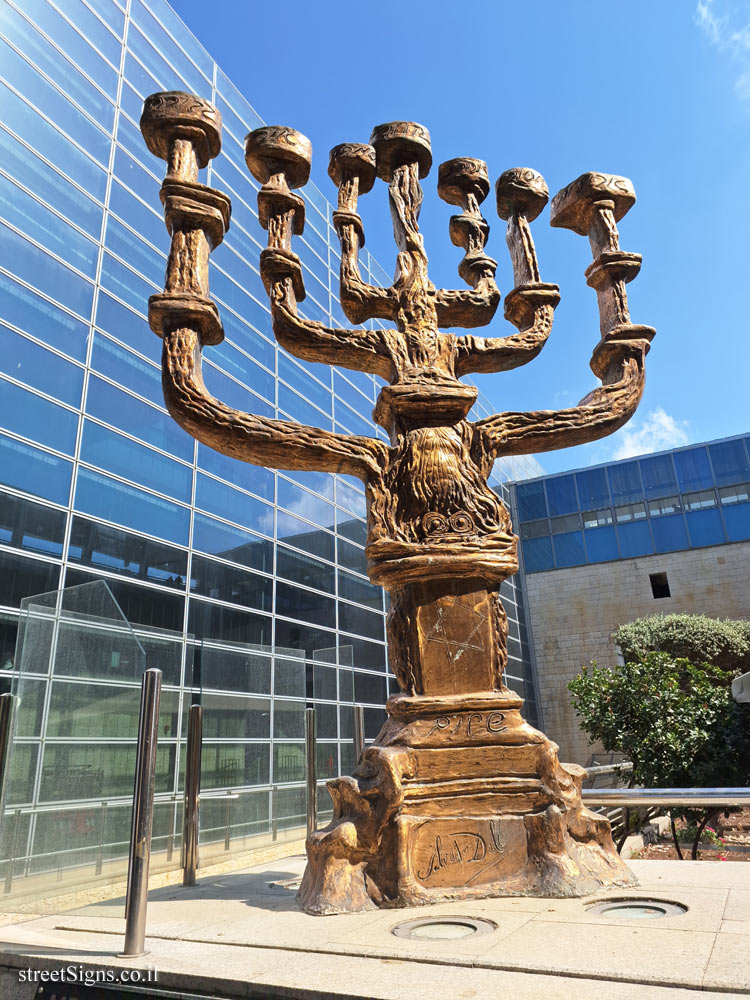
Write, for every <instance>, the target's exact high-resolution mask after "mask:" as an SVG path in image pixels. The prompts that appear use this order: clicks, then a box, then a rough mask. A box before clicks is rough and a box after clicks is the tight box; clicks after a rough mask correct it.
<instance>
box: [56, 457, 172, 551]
mask: <svg viewBox="0 0 750 1000" xmlns="http://www.w3.org/2000/svg"><path fill="white" fill-rule="evenodd" d="M76 508H77V509H78V510H80V511H82V512H83V513H86V514H92V515H93V516H94V517H100V518H102V519H103V520H105V521H114V522H115V523H117V524H122V525H124V526H125V527H126V528H133V530H134V531H142V532H146V533H148V534H152V535H157V536H160V537H162V538H164V539H166V540H168V541H172V542H177V544H178V545H187V543H188V525H189V522H190V511H189V510H188V508H187V507H179V506H178V505H177V504H173V503H170V502H169V501H168V500H162V499H160V498H159V497H155V496H152V495H151V494H150V493H144V492H143V491H142V490H139V489H136V487H135V486H127V485H125V483H119V482H115V480H113V479H110V478H109V477H108V476H103V475H101V474H100V473H98V472H91V471H89V470H88V469H83V468H81V469H79V471H78V485H77V487H76Z"/></svg>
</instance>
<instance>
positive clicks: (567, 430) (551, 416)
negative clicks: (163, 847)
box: [474, 327, 653, 458]
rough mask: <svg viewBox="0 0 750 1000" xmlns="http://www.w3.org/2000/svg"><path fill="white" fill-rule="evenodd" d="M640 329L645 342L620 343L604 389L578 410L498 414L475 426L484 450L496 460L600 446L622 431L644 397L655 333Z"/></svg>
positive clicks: (593, 393) (596, 392) (588, 396)
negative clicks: (650, 341) (647, 361)
mask: <svg viewBox="0 0 750 1000" xmlns="http://www.w3.org/2000/svg"><path fill="white" fill-rule="evenodd" d="M640 329H641V330H642V331H643V339H638V340H635V339H633V340H630V341H624V340H623V341H620V342H619V343H617V354H618V355H619V357H617V358H616V359H615V358H614V357H610V359H607V360H609V361H611V362H612V363H611V364H610V365H609V366H608V370H607V372H606V374H605V378H604V384H603V385H602V386H600V387H599V388H598V389H594V391H593V392H590V393H589V394H588V395H587V396H584V398H583V399H582V400H581V401H580V403H579V404H578V405H577V406H572V407H570V408H569V409H565V410H538V411H532V412H529V413H500V414H498V415H496V416H494V417H488V418H487V419H485V420H479V421H477V423H476V424H475V425H474V426H475V428H476V431H477V434H478V443H479V444H480V446H481V449H482V451H483V452H484V453H485V454H489V455H490V456H491V457H492V458H498V457H499V456H501V455H527V454H533V453H534V452H540V451H554V450H555V449H557V448H569V447H571V446H572V445H578V444H587V443H588V442H589V441H597V440H598V439H599V438H603V437H606V436H607V435H608V434H612V433H613V432H614V431H616V430H618V428H620V427H622V425H623V424H625V423H627V421H628V420H629V419H630V418H631V417H632V415H633V414H634V413H635V410H636V408H637V407H638V404H639V402H640V400H641V396H642V395H643V386H644V382H645V363H644V361H645V355H646V352H647V350H648V339H650V336H652V335H653V330H651V329H650V328H649V327H642V328H640ZM646 338H648V339H646ZM611 348H612V349H614V348H615V345H614V344H612V345H611ZM611 353H612V352H611V351H610V354H611ZM595 357H596V353H595ZM616 369H619V371H616Z"/></svg>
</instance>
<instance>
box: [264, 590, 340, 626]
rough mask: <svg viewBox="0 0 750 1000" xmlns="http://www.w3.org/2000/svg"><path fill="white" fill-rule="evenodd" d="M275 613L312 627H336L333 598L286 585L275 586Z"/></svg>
mask: <svg viewBox="0 0 750 1000" xmlns="http://www.w3.org/2000/svg"><path fill="white" fill-rule="evenodd" d="M276 613H277V614H280V615H285V616H286V617H287V618H298V619H301V620H302V621H308V622H312V623H313V624H314V625H322V626H323V627H324V628H335V627H336V601H335V600H334V598H332V597H324V596H323V595H322V594H315V593H313V592H312V591H311V590H302V588H300V587H292V586H290V585H289V584H286V583H281V582H279V583H277V584H276Z"/></svg>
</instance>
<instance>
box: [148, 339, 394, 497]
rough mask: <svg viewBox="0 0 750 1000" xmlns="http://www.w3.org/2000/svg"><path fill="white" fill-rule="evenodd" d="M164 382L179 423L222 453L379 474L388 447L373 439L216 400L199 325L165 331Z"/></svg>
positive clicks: (282, 464) (277, 464)
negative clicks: (208, 383) (204, 366)
mask: <svg viewBox="0 0 750 1000" xmlns="http://www.w3.org/2000/svg"><path fill="white" fill-rule="evenodd" d="M162 386H163V389H164V400H165V403H166V407H167V409H168V410H169V412H170V414H171V415H172V416H173V417H174V419H175V420H176V422H177V423H178V424H179V425H180V426H181V427H182V428H183V429H184V430H185V431H187V433H188V434H191V435H192V436H193V437H194V438H196V440H198V441H200V442H202V443H203V444H206V445H208V446H209V447H210V448H213V449H215V450H216V451H219V452H221V453H222V454H223V455H229V456H230V457H232V458H237V459H240V460H241V461H243V462H251V463H253V464H254V465H265V466H270V467H271V468H274V469H299V470H308V469H309V470H314V471H316V472H339V473H343V474H345V475H350V476H356V477H357V478H358V479H362V480H365V481H366V480H367V479H368V478H369V477H371V476H373V475H374V476H378V475H379V474H380V469H381V468H382V465H383V463H384V459H385V452H386V450H387V449H386V447H385V445H384V444H383V443H382V442H380V441H378V440H377V439H375V438H367V437H355V436H351V437H350V436H347V435H343V434H333V433H332V432H330V431H325V430H322V429H321V428H319V427H308V426H306V425H304V424H297V423H293V422H292V421H286V420H272V419H270V418H267V417H260V416H255V415H254V414H251V413H241V412H240V411H239V410H235V409H232V407H229V406H226V405H225V404H224V403H221V402H220V401H219V400H217V399H214V398H213V396H211V394H210V393H209V392H208V391H207V390H206V387H205V385H204V382H203V376H202V373H201V342H200V334H199V333H198V332H197V331H196V330H195V329H189V328H185V327H183V328H180V329H177V330H172V331H170V332H168V333H166V334H165V336H164V348H163V353H162Z"/></svg>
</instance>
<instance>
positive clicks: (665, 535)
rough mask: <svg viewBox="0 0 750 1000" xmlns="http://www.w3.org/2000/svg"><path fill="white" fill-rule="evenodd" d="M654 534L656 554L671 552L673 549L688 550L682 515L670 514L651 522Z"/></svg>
mask: <svg viewBox="0 0 750 1000" xmlns="http://www.w3.org/2000/svg"><path fill="white" fill-rule="evenodd" d="M651 529H652V531H653V533H654V550H655V551H656V552H671V551H672V550H673V549H686V548H688V538H687V531H686V530H685V521H684V520H683V517H682V514H668V515H667V516H666V517H657V518H654V520H653V521H652V522H651Z"/></svg>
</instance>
